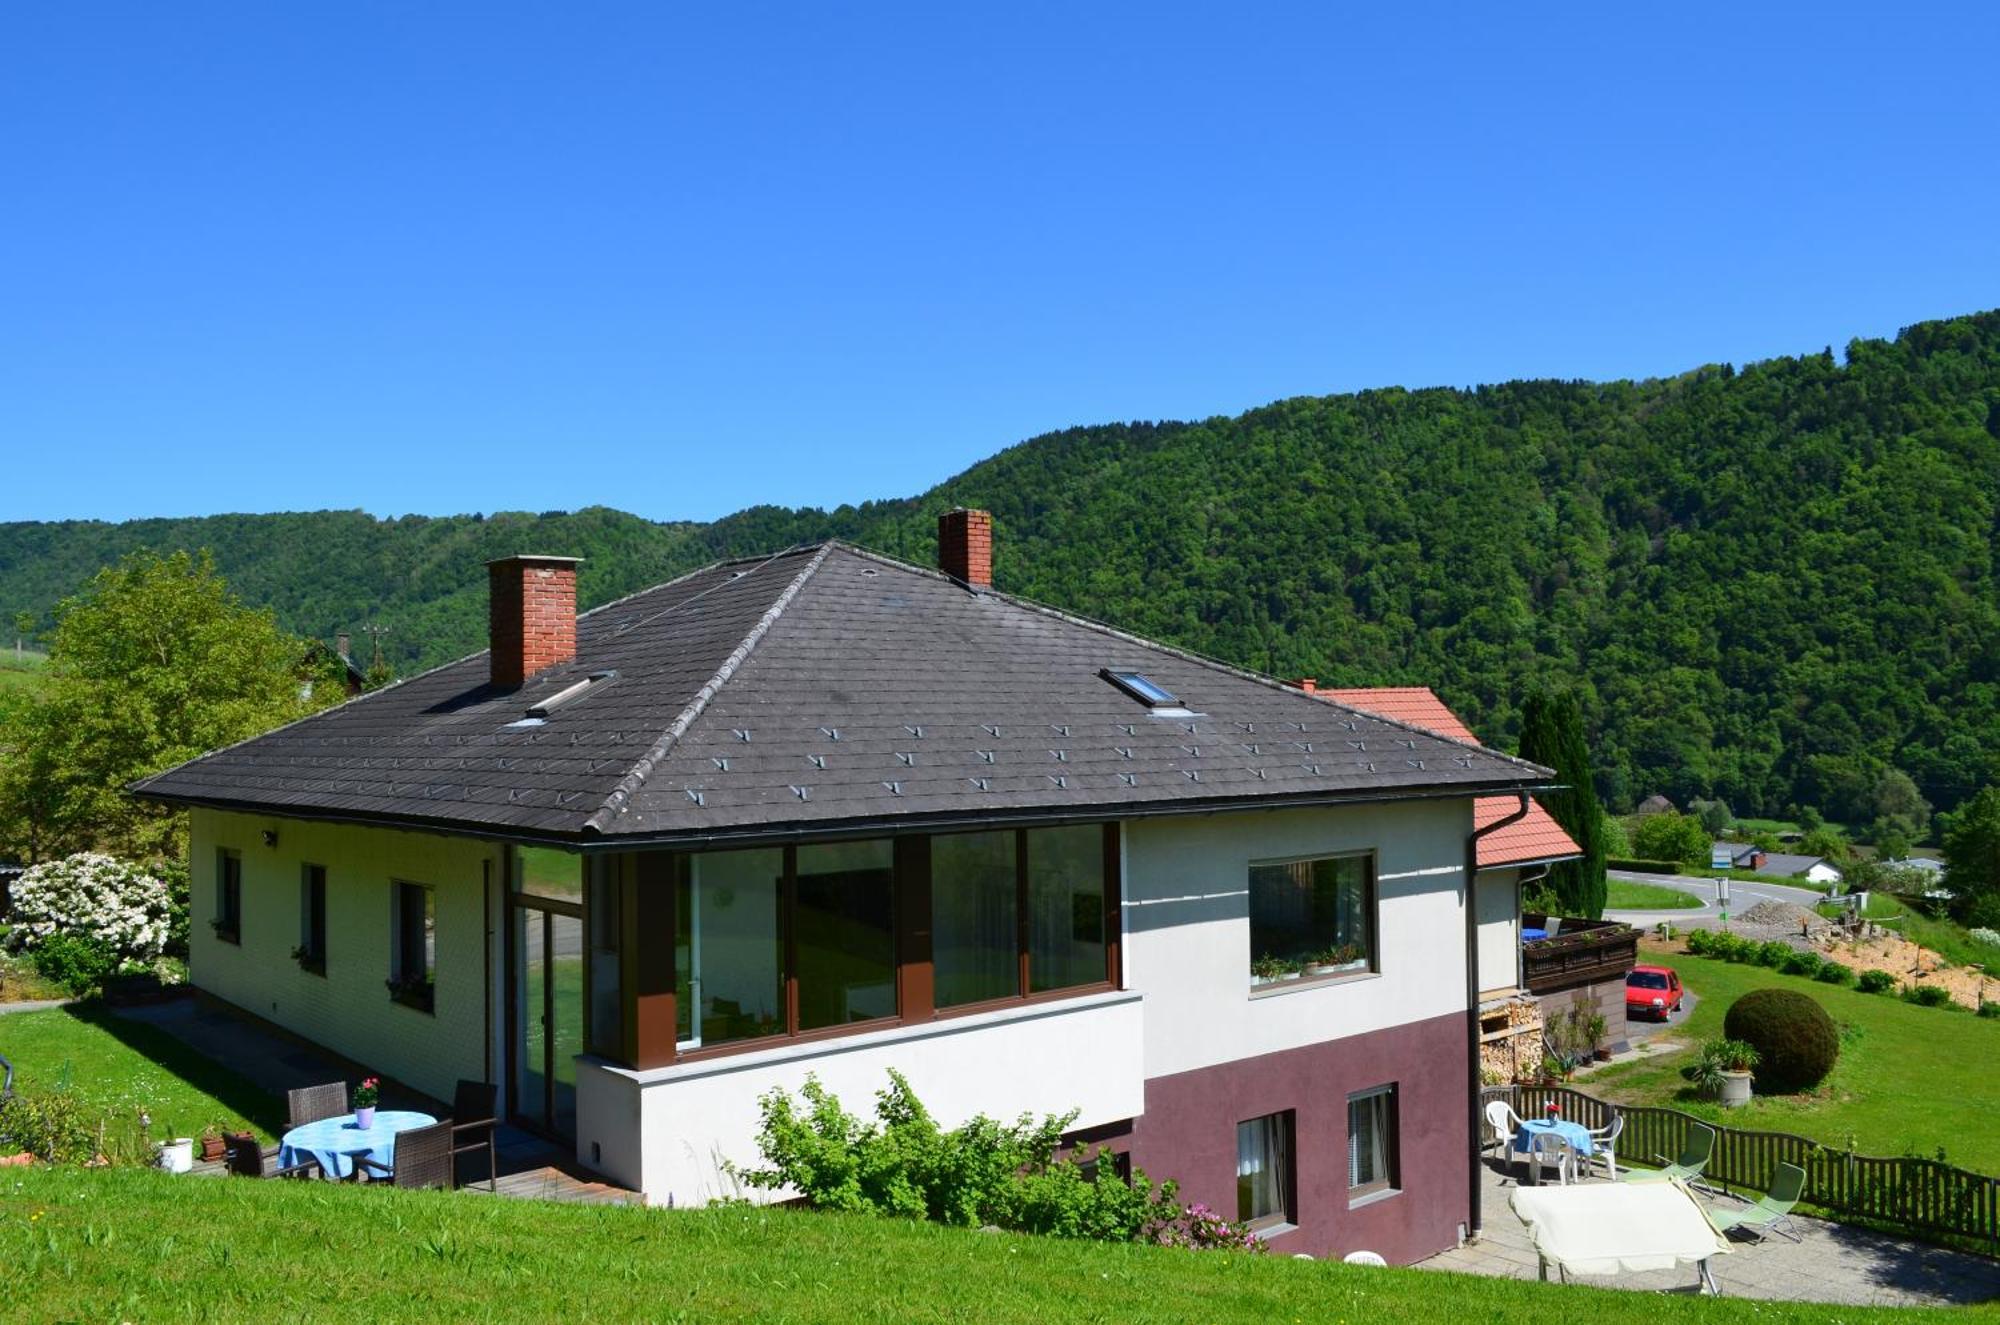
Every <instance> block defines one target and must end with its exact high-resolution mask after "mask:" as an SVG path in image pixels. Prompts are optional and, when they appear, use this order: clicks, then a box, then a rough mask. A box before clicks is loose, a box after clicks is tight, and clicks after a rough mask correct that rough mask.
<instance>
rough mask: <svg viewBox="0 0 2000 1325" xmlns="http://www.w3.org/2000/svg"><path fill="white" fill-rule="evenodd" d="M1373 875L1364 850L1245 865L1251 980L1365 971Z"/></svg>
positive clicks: (1369, 962) (1370, 963) (1371, 941)
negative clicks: (1347, 854) (1248, 891)
mask: <svg viewBox="0 0 2000 1325" xmlns="http://www.w3.org/2000/svg"><path fill="white" fill-rule="evenodd" d="M1374 876H1375V870H1374V861H1373V859H1372V858H1371V857H1368V856H1331V857H1322V858H1321V859H1318V860H1292V861H1284V862H1280V863H1274V864H1262V865H1252V866H1251V867H1250V973H1251V978H1252V980H1253V982H1255V983H1260V984H1262V983H1271V982H1274V981H1282V980H1294V979H1297V978H1299V977H1300V976H1333V975H1346V974H1351V973H1353V972H1357V971H1368V970H1373V969H1374V968H1375V877H1374Z"/></svg>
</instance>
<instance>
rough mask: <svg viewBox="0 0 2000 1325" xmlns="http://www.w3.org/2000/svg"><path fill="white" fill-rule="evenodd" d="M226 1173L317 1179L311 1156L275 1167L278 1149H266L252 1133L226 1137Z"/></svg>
mask: <svg viewBox="0 0 2000 1325" xmlns="http://www.w3.org/2000/svg"><path fill="white" fill-rule="evenodd" d="M225 1153H227V1154H228V1156H229V1172H230V1174H231V1175H232V1176H237V1177H244V1178H319V1177H324V1176H325V1175H324V1174H323V1173H322V1172H321V1171H320V1167H319V1161H318V1160H317V1159H315V1158H313V1157H312V1156H311V1155H307V1156H306V1157H305V1159H304V1160H303V1161H302V1162H300V1163H297V1164H293V1165H291V1166H290V1167H289V1168H279V1167H278V1150H277V1148H276V1147H275V1146H274V1147H272V1148H271V1149H269V1150H266V1149H264V1147H263V1146H261V1145H259V1144H258V1142H257V1134H256V1133H255V1132H237V1133H235V1134H234V1135H232V1136H230V1138H229V1149H228V1150H227V1152H225Z"/></svg>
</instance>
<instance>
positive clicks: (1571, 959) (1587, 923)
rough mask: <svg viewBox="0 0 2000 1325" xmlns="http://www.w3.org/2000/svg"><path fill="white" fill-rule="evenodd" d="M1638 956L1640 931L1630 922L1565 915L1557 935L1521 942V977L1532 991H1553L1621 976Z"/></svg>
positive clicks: (1550, 992) (1525, 918)
mask: <svg viewBox="0 0 2000 1325" xmlns="http://www.w3.org/2000/svg"><path fill="white" fill-rule="evenodd" d="M1522 919H1523V921H1524V922H1526V921H1528V920H1530V919H1531V918H1530V917H1526V916H1524V917H1522ZM1638 960H1639V931H1638V930H1636V929H1633V928H1632V927H1631V926H1630V925H1621V924H1618V923H1616V922H1610V921H1601V920H1567V919H1566V920H1564V921H1563V922H1562V932H1561V933H1559V934H1557V935H1556V936H1555V937H1554V938H1547V939H1534V940H1532V941H1531V942H1528V943H1523V944H1522V945H1521V978H1522V980H1523V981H1524V982H1525V983H1526V984H1527V986H1528V989H1529V991H1530V992H1532V993H1536V994H1553V993H1557V992H1559V991H1561V990H1564V989H1575V988H1577V987H1578V986H1580V985H1588V984H1596V983H1597V982H1598V981H1599V980H1616V979H1621V978H1623V976H1624V975H1625V973H1626V972H1627V971H1629V970H1631V969H1632V966H1633V964H1634V963H1635V962H1637V961H1638Z"/></svg>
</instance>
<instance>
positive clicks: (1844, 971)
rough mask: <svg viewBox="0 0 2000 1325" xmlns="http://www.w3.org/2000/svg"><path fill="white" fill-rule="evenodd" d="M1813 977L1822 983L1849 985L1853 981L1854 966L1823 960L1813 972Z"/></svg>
mask: <svg viewBox="0 0 2000 1325" xmlns="http://www.w3.org/2000/svg"><path fill="white" fill-rule="evenodd" d="M1813 979H1815V980H1818V981H1820V982H1821V983H1822V984H1829V985H1851V984H1853V983H1854V968H1853V967H1851V966H1843V965H1841V964H1840V963H1839V962H1826V961H1823V962H1821V963H1820V964H1819V969H1818V970H1817V971H1814V972H1813Z"/></svg>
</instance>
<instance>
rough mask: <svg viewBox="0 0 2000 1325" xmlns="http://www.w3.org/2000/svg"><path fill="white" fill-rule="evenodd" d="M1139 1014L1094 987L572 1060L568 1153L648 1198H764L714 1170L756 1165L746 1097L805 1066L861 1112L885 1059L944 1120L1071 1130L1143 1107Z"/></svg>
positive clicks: (1136, 1003) (790, 1085)
mask: <svg viewBox="0 0 2000 1325" xmlns="http://www.w3.org/2000/svg"><path fill="white" fill-rule="evenodd" d="M1143 1011H1144V1009H1143V1008H1142V1005H1141V1000H1140V999H1139V998H1138V996H1136V995H1133V994H1129V993H1108V994H1106V993H1099V994H1093V995H1088V996H1086V997H1083V998H1080V999H1076V1000H1073V1001H1065V1002H1058V1003H1041V1004H1033V1005H1028V1006H1024V1007H1019V1008H1012V1009H1008V1010H1006V1011H1003V1012H992V1013H980V1014H975V1015H971V1016H965V1017H953V1018H948V1019H946V1020H943V1021H938V1022H933V1023H931V1024H930V1025H927V1026H910V1027H896V1028H892V1029H888V1030H882V1031H875V1032H869V1033H865V1034H861V1035H851V1036H844V1037H842V1038H839V1039H833V1040H821V1041H818V1042H816V1043H809V1044H803V1045H786V1046H783V1047H780V1048H776V1049H769V1050H763V1051H760V1052H755V1053H745V1054H736V1055H731V1056H728V1057H723V1058H711V1059H707V1060H705V1061H696V1062H692V1063H684V1064H679V1065H676V1066H673V1067H663V1068H655V1069H652V1070H650V1071H644V1072H635V1071H632V1070H630V1069H626V1068H619V1067H612V1066H609V1065H607V1064H605V1063H604V1062H603V1061H602V1060H599V1059H593V1058H585V1059H582V1060H580V1061H579V1063H578V1071H577V1158H578V1159H579V1160H580V1161H581V1162H583V1163H585V1164H587V1165H590V1166H591V1167H593V1168H596V1169H597V1170H598V1171H600V1172H602V1173H605V1174H607V1175H609V1176H610V1177H611V1178H613V1179H614V1180H615V1181H618V1182H621V1183H623V1184H625V1185H626V1186H629V1187H635V1188H638V1189H639V1190H641V1191H643V1192H644V1193H645V1194H646V1199H647V1201H648V1202H649V1203H651V1204H654V1205H665V1204H667V1203H668V1202H669V1201H670V1200H671V1201H672V1202H673V1203H674V1204H676V1205H695V1204H701V1203H704V1202H707V1201H712V1200H714V1199H716V1198H718V1197H725V1196H739V1195H740V1196H750V1197H753V1198H754V1199H757V1200H766V1201H768V1200H774V1199H778V1198H779V1197H781V1196H782V1195H783V1193H768V1192H752V1191H747V1190H741V1189H740V1188H739V1185H738V1183H737V1182H736V1181H735V1180H734V1179H733V1178H732V1177H731V1176H730V1175H729V1172H728V1166H729V1165H730V1164H732V1163H734V1164H737V1165H742V1166H754V1165H755V1164H756V1163H757V1160H758V1155H757V1123H758V1112H757V1101H758V1100H759V1098H761V1097H762V1096H763V1095H764V1094H765V1093H766V1092H768V1091H770V1090H772V1089H773V1088H777V1089H782V1090H785V1091H789V1092H794V1093H795V1092H797V1090H798V1089H799V1087H800V1086H802V1085H804V1084H805V1079H806V1074H807V1073H812V1074H813V1075H815V1076H817V1077H818V1078H819V1080H820V1082H821V1083H822V1084H823V1085H825V1086H826V1087H827V1088H828V1089H829V1090H831V1091H832V1092H833V1093H834V1094H835V1095H837V1096H838V1097H839V1098H840V1101H841V1103H842V1104H843V1105H845V1106H846V1107H847V1109H848V1111H849V1112H852V1113H859V1114H863V1115H868V1114H869V1113H870V1111H871V1110H872V1108H873V1107H874V1097H875V1092H876V1091H878V1090H880V1089H882V1088H883V1087H884V1086H886V1085H887V1084H888V1082H889V1076H888V1073H889V1069H890V1068H895V1069H897V1070H899V1071H901V1072H902V1073H903V1074H904V1075H905V1076H906V1077H908V1078H909V1081H910V1086H911V1088H912V1089H913V1090H914V1091H915V1092H916V1095H917V1098H918V1099H920V1100H922V1101H923V1102H924V1106H925V1107H926V1108H928V1109H929V1110H930V1111H931V1114H932V1115H933V1116H934V1117H935V1118H936V1119H937V1120H938V1122H939V1123H940V1124H941V1125H943V1126H945V1127H955V1126H957V1125H958V1124H960V1123H962V1122H964V1121H965V1120H966V1119H968V1118H970V1117H971V1116H972V1115H973V1114H976V1113H984V1114H987V1115H988V1116H989V1117H994V1118H1001V1119H1006V1120H1010V1121H1011V1120H1012V1119H1013V1118H1015V1117H1016V1116H1017V1115H1019V1114H1021V1113H1024V1112H1026V1113H1034V1114H1038V1115H1039V1114H1045V1113H1058V1114H1059V1113H1067V1112H1068V1111H1069V1110H1071V1109H1077V1110H1079V1111H1080V1112H1079V1114H1078V1116H1077V1120H1076V1123H1075V1126H1077V1127H1079V1128H1083V1127H1095V1126H1099V1125H1102V1124H1105V1123H1112V1122H1119V1121H1122V1120H1124V1119H1127V1118H1132V1117H1136V1116H1137V1115H1139V1114H1140V1113H1142V1112H1144V1110H1145V1106H1146V1100H1145V1095H1146V1089H1145V1077H1144V1072H1143V1070H1142V1064H1141V1061H1140V1058H1141V1045H1142V1042H1143V1039H1144V1035H1143V1028H1142V1023H1143V1015H1142V1013H1143Z"/></svg>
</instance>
